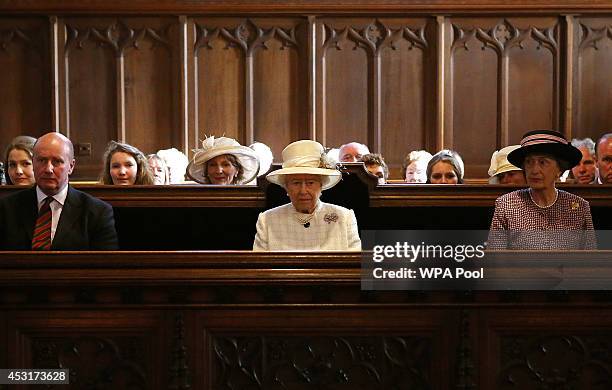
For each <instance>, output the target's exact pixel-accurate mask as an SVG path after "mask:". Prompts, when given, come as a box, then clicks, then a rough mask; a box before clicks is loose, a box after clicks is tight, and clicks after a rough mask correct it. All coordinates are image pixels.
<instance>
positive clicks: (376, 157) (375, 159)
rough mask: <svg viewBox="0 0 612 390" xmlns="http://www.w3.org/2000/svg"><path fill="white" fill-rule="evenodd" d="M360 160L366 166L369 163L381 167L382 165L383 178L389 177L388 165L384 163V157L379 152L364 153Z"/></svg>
mask: <svg viewBox="0 0 612 390" xmlns="http://www.w3.org/2000/svg"><path fill="white" fill-rule="evenodd" d="M361 161H363V163H364V164H365V165H366V166H369V165H380V166H381V167H383V172H384V174H385V180H387V179H388V178H389V167H387V163H385V159H384V158H383V156H382V155H381V154H379V153H368V154H365V155H364V156H363V157H362V158H361Z"/></svg>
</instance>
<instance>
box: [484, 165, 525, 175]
mask: <svg viewBox="0 0 612 390" xmlns="http://www.w3.org/2000/svg"><path fill="white" fill-rule="evenodd" d="M512 171H522V169H521V168H519V167H515V166H514V165H510V164H506V166H505V167H501V168H499V169H498V170H497V171H496V172H495V173H493V174H490V177H495V176H497V175H499V174H502V173H506V172H512Z"/></svg>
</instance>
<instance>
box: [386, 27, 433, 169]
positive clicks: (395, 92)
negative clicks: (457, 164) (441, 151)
mask: <svg viewBox="0 0 612 390" xmlns="http://www.w3.org/2000/svg"><path fill="white" fill-rule="evenodd" d="M391 22H392V21H391ZM402 22H403V23H402ZM427 23H428V20H427V19H421V20H416V21H410V20H406V21H396V22H395V23H393V26H392V27H390V28H389V31H384V33H385V34H383V36H385V35H386V34H391V35H393V36H394V38H395V39H394V40H393V41H392V44H390V45H389V46H388V47H386V48H384V49H383V50H381V52H380V57H381V89H382V91H381V97H382V99H381V100H382V102H381V145H380V152H381V153H382V155H383V157H385V161H386V162H387V165H389V168H390V170H391V177H392V178H397V179H400V178H401V174H400V170H401V166H402V163H403V160H404V156H406V154H408V153H409V152H410V151H412V150H418V149H425V148H427V135H426V134H427V130H428V126H431V124H432V123H433V118H432V116H431V114H432V110H431V109H432V108H433V100H432V99H431V97H432V96H434V95H433V91H434V85H433V84H432V83H431V81H432V80H434V78H435V77H434V76H435V64H432V63H431V61H428V58H429V57H431V56H432V54H433V53H435V47H436V45H435V37H433V36H428V34H426V31H427ZM432 52H433V53H432ZM432 65H433V66H432ZM430 129H431V128H430Z"/></svg>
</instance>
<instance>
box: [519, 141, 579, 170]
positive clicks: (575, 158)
mask: <svg viewBox="0 0 612 390" xmlns="http://www.w3.org/2000/svg"><path fill="white" fill-rule="evenodd" d="M539 153H541V154H550V155H552V156H555V157H556V158H558V159H559V160H561V161H563V162H564V163H565V164H567V165H566V166H565V167H559V168H561V169H562V170H566V169H571V168H573V167H575V166H576V165H578V163H579V162H580V160H581V159H582V153H580V150H578V148H576V147H574V146H572V145H570V144H568V145H563V144H552V143H545V144H539V145H529V146H521V147H520V148H518V149H516V150H513V151H512V152H510V153H509V154H508V161H509V162H510V164H512V165H516V166H517V167H522V166H523V162H524V161H525V157H527V156H528V155H529V154H539Z"/></svg>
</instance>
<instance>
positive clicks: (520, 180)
mask: <svg viewBox="0 0 612 390" xmlns="http://www.w3.org/2000/svg"><path fill="white" fill-rule="evenodd" d="M497 177H498V179H499V184H513V185H517V186H524V185H525V184H526V183H525V176H524V175H523V171H508V172H504V173H500V174H499V175H497Z"/></svg>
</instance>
